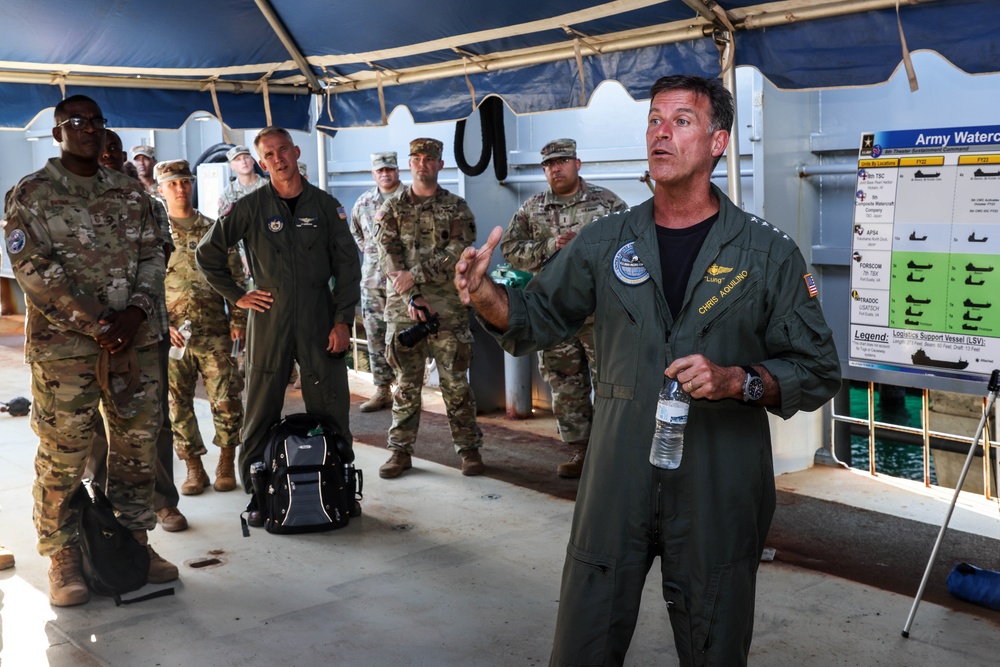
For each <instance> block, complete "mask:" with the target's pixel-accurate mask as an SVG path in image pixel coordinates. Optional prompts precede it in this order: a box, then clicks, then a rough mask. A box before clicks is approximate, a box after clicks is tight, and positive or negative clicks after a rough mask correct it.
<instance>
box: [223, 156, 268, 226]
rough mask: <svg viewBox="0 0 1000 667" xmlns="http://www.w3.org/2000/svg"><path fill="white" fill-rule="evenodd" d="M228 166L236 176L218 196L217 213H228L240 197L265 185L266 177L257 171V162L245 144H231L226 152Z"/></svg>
mask: <svg viewBox="0 0 1000 667" xmlns="http://www.w3.org/2000/svg"><path fill="white" fill-rule="evenodd" d="M226 159H227V160H228V161H229V166H230V168H232V170H233V171H235V172H236V178H235V179H234V180H232V181H231V182H230V183H229V185H227V186H226V189H225V190H223V191H222V196H221V197H219V215H220V216H221V215H225V214H226V213H229V209H231V208H232V207H233V204H235V203H236V202H237V201H238V200H239V199H240V198H241V197H245V196H246V195H248V194H250V193H251V192H253V191H254V190H256V189H257V188H261V187H264V186H265V185H267V178H265V177H264V176H261V175H260V174H258V173H257V171H256V169H255V167H256V166H257V163H256V162H255V161H254V159H253V156H252V155H250V149H249V148H247V147H246V146H242V145H240V146H233V147H232V148H230V149H229V151H228V152H227V153H226Z"/></svg>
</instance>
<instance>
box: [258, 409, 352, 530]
mask: <svg viewBox="0 0 1000 667" xmlns="http://www.w3.org/2000/svg"><path fill="white" fill-rule="evenodd" d="M250 479H251V482H252V484H253V497H252V498H251V500H250V504H249V505H248V506H247V511H246V512H244V514H243V515H241V520H242V525H243V535H244V536H249V535H250V531H249V530H248V528H247V519H246V515H247V514H248V513H249V512H252V511H258V512H260V516H261V518H262V519H263V525H264V528H265V529H266V530H267V532H269V533H312V532H319V531H324V530H333V529H335V528H343V527H344V526H346V525H347V523H348V521H349V520H350V518H351V517H352V516H359V515H360V514H361V503H360V502H358V501H359V500H360V499H361V498H362V497H363V496H362V493H361V491H362V487H363V476H362V474H361V471H360V470H357V469H355V467H354V450H353V449H352V448H351V445H350V444H349V443H348V442H347V440H345V439H344V437H343V436H342V435H340V433H339V432H338V431H337V429H335V428H333V426H332V425H331V424H330V423H329V422H328V421H327V420H325V419H323V418H322V417H317V416H315V415H309V414H295V415H288V416H286V417H285V418H284V419H282V420H281V421H280V422H278V423H277V424H275V425H274V426H272V427H271V430H270V431H268V434H267V440H266V445H265V447H264V460H263V461H257V462H254V463H253V464H251V466H250Z"/></svg>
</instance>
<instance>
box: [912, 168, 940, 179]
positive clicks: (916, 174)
mask: <svg viewBox="0 0 1000 667" xmlns="http://www.w3.org/2000/svg"><path fill="white" fill-rule="evenodd" d="M940 175H941V172H940V171H939V172H937V173H935V174H925V173H924V172H922V171H920V170H919V169H917V170H916V171H915V172H914V173H913V178H937V177H938V176H940Z"/></svg>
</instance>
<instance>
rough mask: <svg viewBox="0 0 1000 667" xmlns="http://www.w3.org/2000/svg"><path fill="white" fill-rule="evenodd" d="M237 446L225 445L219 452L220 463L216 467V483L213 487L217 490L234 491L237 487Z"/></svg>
mask: <svg viewBox="0 0 1000 667" xmlns="http://www.w3.org/2000/svg"><path fill="white" fill-rule="evenodd" d="M235 462H236V448H235V447H224V448H223V449H222V451H221V452H219V465H217V466H216V467H215V484H213V485H212V488H213V489H215V490H216V491H232V490H233V489H235V488H236V468H235V465H234V464H235Z"/></svg>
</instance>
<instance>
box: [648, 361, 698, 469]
mask: <svg viewBox="0 0 1000 667" xmlns="http://www.w3.org/2000/svg"><path fill="white" fill-rule="evenodd" d="M690 407H691V397H690V396H689V395H688V393H687V392H686V391H684V390H683V389H681V385H680V383H679V382H677V380H670V379H667V381H666V382H664V383H663V389H661V390H660V400H659V402H658V403H657V404H656V432H655V433H653V446H652V447H651V448H650V450H649V462H650V463H652V464H653V465H654V466H656V467H657V468H666V469H667V470H674V469H675V468H678V467H679V466H680V465H681V456H682V455H683V454H684V427H685V426H687V421H688V409H689V408H690Z"/></svg>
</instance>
